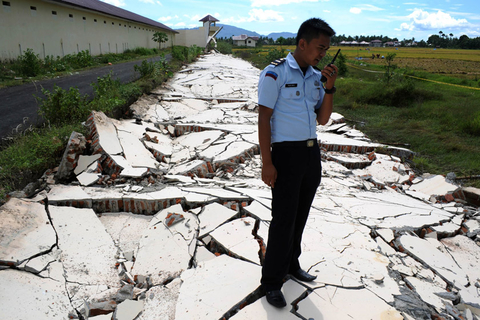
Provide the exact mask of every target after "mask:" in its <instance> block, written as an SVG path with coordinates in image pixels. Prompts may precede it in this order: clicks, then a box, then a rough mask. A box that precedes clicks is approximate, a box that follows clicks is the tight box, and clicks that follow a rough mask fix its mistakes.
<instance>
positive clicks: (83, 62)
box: [63, 50, 95, 69]
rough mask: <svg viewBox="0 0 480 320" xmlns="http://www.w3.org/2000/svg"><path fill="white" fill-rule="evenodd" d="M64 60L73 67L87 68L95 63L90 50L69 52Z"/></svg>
mask: <svg viewBox="0 0 480 320" xmlns="http://www.w3.org/2000/svg"><path fill="white" fill-rule="evenodd" d="M63 60H64V61H65V62H66V63H68V65H69V66H70V67H72V68H73V69H81V68H86V67H90V66H93V65H94V64H95V60H94V59H93V57H92V56H91V55H90V51H88V50H83V51H80V52H79V53H77V54H67V55H66V56H65V57H64V58H63Z"/></svg>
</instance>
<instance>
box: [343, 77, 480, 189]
mask: <svg viewBox="0 0 480 320" xmlns="http://www.w3.org/2000/svg"><path fill="white" fill-rule="evenodd" d="M352 73H353V74H354V75H355V72H352ZM370 77H371V76H370ZM337 87H338V88H339V90H338V95H337V96H336V101H335V111H337V112H339V113H341V114H343V115H344V116H345V117H346V118H347V119H348V120H351V121H352V123H354V124H358V123H361V124H362V125H361V126H360V127H358V125H357V127H358V129H360V130H361V131H363V132H365V133H366V134H367V135H368V136H369V137H370V138H371V139H373V140H375V141H378V142H381V143H385V144H395V145H402V144H405V145H406V146H407V147H408V148H410V149H411V150H412V151H415V152H416V153H417V156H416V158H415V159H414V160H413V163H414V164H415V167H416V169H417V170H418V171H419V172H420V173H422V172H429V173H434V174H444V175H445V174H447V173H448V172H452V171H453V172H455V173H456V174H457V176H468V175H478V174H479V172H480V134H479V133H480V132H479V133H477V132H475V131H470V130H467V129H466V128H469V127H472V126H473V127H475V124H471V123H472V122H474V121H475V119H477V118H476V115H478V113H479V112H480V92H478V91H474V90H471V89H463V88H457V87H451V86H443V85H438V84H432V83H429V82H424V81H420V80H418V81H413V88H414V89H413V90H415V92H414V94H413V95H412V96H411V97H410V98H409V99H406V98H408V97H407V96H406V94H404V95H403V99H405V101H404V103H398V100H396V101H395V103H392V101H391V100H390V99H386V98H382V99H383V101H384V103H380V101H378V100H377V101H375V102H376V103H370V102H368V101H367V102H362V101H359V100H361V99H365V97H367V98H368V97H371V98H372V99H373V98H376V97H378V96H381V95H382V94H381V92H385V91H389V90H392V89H391V88H385V86H384V84H382V83H381V82H380V81H378V80H372V79H365V78H364V79H362V81H359V80H358V78H356V77H351V78H344V79H340V80H338V84H337ZM396 87H397V88H400V89H401V85H396ZM417 162H418V163H417ZM477 186H478V183H477Z"/></svg>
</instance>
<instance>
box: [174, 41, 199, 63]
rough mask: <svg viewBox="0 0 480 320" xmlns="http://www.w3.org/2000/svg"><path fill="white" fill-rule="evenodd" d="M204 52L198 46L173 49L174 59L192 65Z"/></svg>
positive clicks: (175, 47)
mask: <svg viewBox="0 0 480 320" xmlns="http://www.w3.org/2000/svg"><path fill="white" fill-rule="evenodd" d="M202 51H203V49H202V48H200V47H198V46H196V45H193V46H191V47H188V48H187V47H181V46H174V47H172V57H173V58H174V59H176V60H179V61H182V62H184V63H191V62H192V61H193V60H195V59H196V58H197V57H198V56H199V55H200V54H201V53H202Z"/></svg>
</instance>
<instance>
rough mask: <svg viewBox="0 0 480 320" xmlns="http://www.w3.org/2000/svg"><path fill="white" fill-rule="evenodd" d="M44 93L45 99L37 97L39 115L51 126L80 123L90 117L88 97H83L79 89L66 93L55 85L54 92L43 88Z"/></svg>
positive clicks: (72, 89)
mask: <svg viewBox="0 0 480 320" xmlns="http://www.w3.org/2000/svg"><path fill="white" fill-rule="evenodd" d="M42 93H43V94H44V95H45V98H39V97H36V99H37V101H38V102H39V104H40V110H39V113H40V115H41V116H43V118H44V119H45V121H48V122H49V123H50V124H51V125H63V124H68V123H75V122H80V121H84V120H85V119H86V117H87V116H88V113H89V110H88V108H87V96H86V95H84V96H82V95H81V94H80V91H79V90H78V88H70V89H69V90H68V91H66V90H64V89H62V88H60V87H58V86H56V85H55V86H54V87H53V92H50V91H48V90H46V89H43V88H42Z"/></svg>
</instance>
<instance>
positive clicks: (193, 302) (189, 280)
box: [175, 255, 260, 320]
mask: <svg viewBox="0 0 480 320" xmlns="http://www.w3.org/2000/svg"><path fill="white" fill-rule="evenodd" d="M181 279H182V281H183V283H182V286H181V287H180V295H179V297H178V302H177V306H176V311H175V319H176V320H182V319H188V320H194V319H195V320H197V319H198V320H200V319H205V320H207V319H209V320H210V319H220V318H221V317H222V316H223V314H225V313H226V312H227V311H229V310H230V309H231V308H233V307H234V306H235V305H236V304H238V303H240V302H241V301H242V300H243V299H244V298H245V297H246V296H247V295H249V294H250V293H252V292H253V291H254V290H255V289H256V288H257V287H258V284H259V281H260V267H259V266H257V265H255V264H253V263H249V262H244V261H241V260H238V259H234V258H231V257H229V256H227V255H221V256H219V257H217V258H215V259H212V260H209V261H206V262H204V263H202V264H200V265H199V266H198V267H197V268H195V269H189V270H187V271H185V272H184V273H182V276H181Z"/></svg>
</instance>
